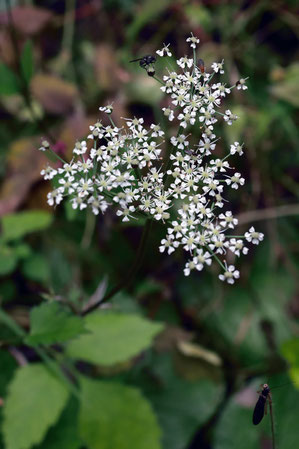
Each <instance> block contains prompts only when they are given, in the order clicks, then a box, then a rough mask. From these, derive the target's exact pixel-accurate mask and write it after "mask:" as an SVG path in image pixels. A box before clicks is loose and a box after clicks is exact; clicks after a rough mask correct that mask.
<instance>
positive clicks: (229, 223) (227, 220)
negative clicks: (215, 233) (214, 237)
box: [219, 211, 238, 229]
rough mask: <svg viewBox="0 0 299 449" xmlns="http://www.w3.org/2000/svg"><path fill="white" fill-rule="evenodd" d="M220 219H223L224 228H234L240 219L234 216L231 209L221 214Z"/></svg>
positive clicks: (221, 222) (221, 223)
mask: <svg viewBox="0 0 299 449" xmlns="http://www.w3.org/2000/svg"><path fill="white" fill-rule="evenodd" d="M219 219H220V220H221V221H220V226H222V227H223V228H231V229H234V227H235V226H237V224H238V219H237V218H234V217H233V214H232V213H231V211H227V212H225V214H220V215H219Z"/></svg>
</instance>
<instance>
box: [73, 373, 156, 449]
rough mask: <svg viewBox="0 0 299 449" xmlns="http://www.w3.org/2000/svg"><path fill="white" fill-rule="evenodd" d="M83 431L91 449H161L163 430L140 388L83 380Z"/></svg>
mask: <svg viewBox="0 0 299 449" xmlns="http://www.w3.org/2000/svg"><path fill="white" fill-rule="evenodd" d="M79 431H80V434H81V437H82V439H83V440H84V441H85V442H86V444H87V445H88V447H89V449H111V448H113V449H132V448H136V449H137V448H138V449H160V448H161V445H160V442H159V441H160V429H159V427H158V424H157V419H156V417H155V415H154V413H153V411H152V409H151V406H150V404H149V403H148V401H147V400H146V399H145V398H144V397H143V396H142V395H141V393H140V391H139V390H138V389H136V388H132V387H127V386H124V385H122V384H119V383H115V382H97V381H94V380H87V379H82V403H81V408H80V412H79Z"/></svg>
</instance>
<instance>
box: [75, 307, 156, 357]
mask: <svg viewBox="0 0 299 449" xmlns="http://www.w3.org/2000/svg"><path fill="white" fill-rule="evenodd" d="M84 322H85V329H86V330H87V331H89V332H90V333H89V334H86V335H81V336H80V337H78V338H77V339H76V340H74V341H72V342H70V344H69V345H68V347H67V354H68V355H69V356H71V357H74V358H76V359H80V360H86V361H87V362H91V363H96V364H100V365H113V364H115V363H120V362H124V361H126V360H128V359H130V358H131V357H133V356H135V355H137V354H139V353H140V352H141V351H143V350H144V349H146V348H147V347H149V346H150V344H151V342H152V339H153V338H154V337H155V335H157V334H158V333H159V332H160V331H161V330H162V329H163V325H162V324H161V323H154V322H152V321H149V320H146V319H144V318H142V317H140V316H138V315H126V314H120V313H115V312H107V313H103V312H95V313H93V314H91V315H88V316H87V317H86V318H85V319H84Z"/></svg>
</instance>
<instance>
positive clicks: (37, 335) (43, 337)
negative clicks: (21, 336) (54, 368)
mask: <svg viewBox="0 0 299 449" xmlns="http://www.w3.org/2000/svg"><path fill="white" fill-rule="evenodd" d="M30 324H31V329H30V334H29V336H28V337H27V339H26V341H27V343H28V344H30V345H34V344H52V343H58V342H63V341H66V340H69V339H70V338H74V337H76V336H77V335H78V334H80V333H82V332H84V322H83V319H82V318H79V317H78V316H73V315H71V314H70V313H69V312H68V311H67V310H66V309H64V308H63V306H61V305H60V304H58V303H57V302H49V303H43V304H41V305H40V306H38V307H34V309H33V310H32V311H31V313H30Z"/></svg>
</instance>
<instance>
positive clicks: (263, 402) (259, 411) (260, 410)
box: [252, 384, 272, 426]
mask: <svg viewBox="0 0 299 449" xmlns="http://www.w3.org/2000/svg"><path fill="white" fill-rule="evenodd" d="M267 401H269V405H270V412H271V411H272V410H271V408H272V398H271V393H270V388H269V385H268V384H264V385H263V389H262V391H260V392H259V398H258V400H257V403H256V404H255V407H254V410H253V415H252V422H253V424H254V425H255V426H256V425H257V424H259V423H260V422H261V420H262V419H263V417H264V414H267V408H266V407H267Z"/></svg>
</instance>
